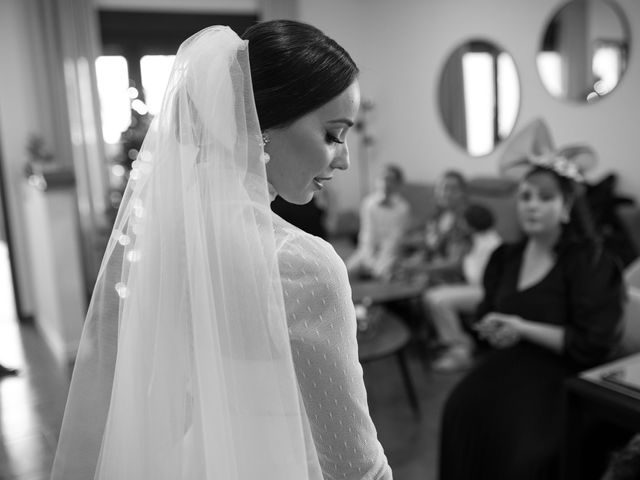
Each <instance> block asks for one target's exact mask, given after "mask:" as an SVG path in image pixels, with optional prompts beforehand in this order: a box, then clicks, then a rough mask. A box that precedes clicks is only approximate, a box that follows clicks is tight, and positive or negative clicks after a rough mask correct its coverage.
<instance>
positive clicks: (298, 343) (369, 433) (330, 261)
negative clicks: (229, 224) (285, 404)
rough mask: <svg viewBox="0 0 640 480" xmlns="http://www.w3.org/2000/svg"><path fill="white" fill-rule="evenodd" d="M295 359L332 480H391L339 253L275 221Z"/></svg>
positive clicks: (323, 461) (319, 448)
mask: <svg viewBox="0 0 640 480" xmlns="http://www.w3.org/2000/svg"><path fill="white" fill-rule="evenodd" d="M274 226H275V236H276V247H277V251H278V262H279V267H280V276H281V279H282V287H283V292H284V301H285V308H286V312H287V322H288V326H289V335H290V339H291V351H292V354H293V361H294V366H295V369H296V374H297V377H298V383H299V385H300V390H301V392H302V398H303V399H304V406H305V409H306V412H307V415H308V417H309V421H310V424H311V431H312V435H313V438H314V442H315V446H316V450H317V452H318V458H319V460H320V465H321V467H322V472H323V475H324V478H325V480H339V479H349V480H378V479H380V480H390V479H391V478H392V474H391V469H390V468H389V465H388V462H387V458H386V456H385V454H384V451H383V449H382V446H381V445H380V442H379V441H378V438H377V433H376V429H375V427H374V425H373V422H372V421H371V417H370V416H369V410H368V407H367V396H366V391H365V388H364V382H363V379H362V368H361V366H360V363H359V362H358V346H357V343H356V317H355V310H354V306H353V302H352V300H351V287H350V285H349V280H348V277H347V270H346V268H345V265H344V263H343V261H342V260H341V259H340V257H339V256H338V254H337V253H336V252H335V250H334V249H333V247H332V246H331V245H330V244H329V243H327V242H325V241H324V240H322V239H321V238H318V237H315V236H313V235H309V234H308V233H305V232H303V231H302V230H300V229H298V228H297V227H294V226H293V225H291V224H289V223H287V222H285V221H284V220H282V219H281V218H280V217H278V216H277V215H275V214H274Z"/></svg>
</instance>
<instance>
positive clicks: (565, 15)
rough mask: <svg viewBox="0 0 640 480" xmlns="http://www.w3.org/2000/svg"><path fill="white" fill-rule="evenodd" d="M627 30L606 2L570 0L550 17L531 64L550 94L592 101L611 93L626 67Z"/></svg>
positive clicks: (616, 10) (613, 6) (620, 14)
mask: <svg viewBox="0 0 640 480" xmlns="http://www.w3.org/2000/svg"><path fill="white" fill-rule="evenodd" d="M628 58H629V28H628V25H627V21H626V18H625V16H624V14H623V12H622V10H620V8H619V7H618V6H617V5H616V4H614V3H613V2H611V1H608V0H573V1H571V2H569V3H567V4H565V5H564V6H562V7H561V8H560V9H559V10H558V11H557V12H556V13H555V14H554V15H553V17H552V18H551V21H550V22H549V24H548V26H547V28H546V30H545V32H544V36H543V38H542V42H541V45H540V49H539V51H538V54H537V58H536V63H537V65H538V73H539V75H540V79H541V80H542V84H543V85H544V86H545V88H546V89H547V91H548V92H549V93H550V94H551V95H553V96H554V97H556V98H561V99H566V100H571V101H574V102H580V103H594V102H597V101H598V100H599V99H600V98H602V97H604V96H606V95H608V94H609V93H611V92H612V91H613V90H614V89H615V88H616V86H617V85H618V83H619V82H620V79H621V78H622V76H623V74H624V72H625V70H626V69H627V61H628Z"/></svg>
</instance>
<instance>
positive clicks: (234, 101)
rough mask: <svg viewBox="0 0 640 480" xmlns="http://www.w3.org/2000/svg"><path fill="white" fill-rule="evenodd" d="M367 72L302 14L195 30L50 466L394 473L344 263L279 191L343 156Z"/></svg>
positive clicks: (155, 129)
mask: <svg viewBox="0 0 640 480" xmlns="http://www.w3.org/2000/svg"><path fill="white" fill-rule="evenodd" d="M357 75H358V69H357V67H356V65H355V63H354V62H353V60H352V59H351V58H350V57H349V55H348V54H347V53H346V52H345V51H344V50H343V48H342V47H340V46H339V45H338V44H337V43H336V42H334V41H333V40H332V39H330V38H328V37H327V36H325V35H324V34H323V33H322V32H320V31H319V30H317V29H316V28H314V27H311V26H309V25H306V24H302V23H298V22H292V21H274V22H265V23H260V24H257V25H255V26H253V27H251V28H250V29H249V30H247V32H245V34H244V35H243V39H240V38H239V37H238V36H237V35H236V34H235V33H233V32H232V31H231V30H230V29H229V28H227V27H210V28H207V29H205V30H203V31H201V32H199V33H198V34H196V35H194V36H193V37H191V38H189V39H188V40H186V41H185V42H184V43H183V44H182V46H181V47H180V49H179V51H178V54H177V56H176V60H175V63H174V67H173V70H172V73H171V77H170V80H169V83H168V86H167V90H166V93H165V97H164V100H163V105H162V109H161V111H160V113H159V115H158V116H157V117H156V118H155V119H154V121H153V124H152V125H151V128H150V130H149V133H148V135H147V138H146V139H145V143H144V146H143V148H142V150H141V152H140V154H139V156H138V159H137V160H136V162H134V166H133V170H132V172H131V176H130V180H129V184H128V186H127V190H126V192H125V196H124V199H123V203H122V205H121V207H120V211H119V213H118V218H117V220H116V223H115V225H114V229H113V233H112V235H111V238H110V241H109V244H108V247H107V250H106V253H105V256H104V259H103V262H102V266H101V269H100V274H99V277H98V281H97V283H96V286H95V290H94V294H93V298H92V301H91V305H90V307H89V312H88V315H87V319H86V323H85V328H84V332H83V337H82V341H81V345H80V348H79V351H78V355H77V359H76V366H75V370H74V374H73V379H72V382H71V387H70V392H69V398H68V401H67V407H66V411H65V416H64V420H63V425H62V430H61V434H60V439H59V443H58V450H57V453H56V458H55V461H54V468H53V473H52V479H54V480H86V479H91V478H94V479H101V480H102V479H105V480H127V479H131V480H143V479H149V480H151V479H153V480H158V479H160V480H161V479H166V480H176V479H181V480H213V479H216V480H218V479H222V480H227V479H229V480H231V479H233V480H236V479H238V480H245V479H246V480H248V479H251V480H254V479H263V480H264V479H266V480H269V479H273V480H298V479H384V480H387V479H391V478H392V474H391V470H390V468H389V466H388V463H387V460H386V457H385V455H384V452H383V449H382V447H381V445H380V443H379V442H378V440H377V435H376V430H375V428H374V425H373V423H372V421H371V418H370V416H369V412H368V409H367V403H366V392H365V389H364V384H363V381H362V370H361V368H360V365H359V363H358V356H357V344H356V335H355V333H356V327H355V313H354V309H353V304H352V302H351V291H350V287H349V283H348V279H347V273H346V268H345V266H344V264H343V263H342V262H341V260H340V259H339V257H338V256H337V254H336V253H335V251H334V250H333V249H332V247H331V246H330V245H329V244H328V243H326V242H324V241H323V240H321V239H319V238H318V237H313V236H311V235H308V234H306V233H304V232H302V231H301V230H299V229H297V228H296V227H294V226H292V225H290V224H288V223H286V222H285V221H284V220H282V219H280V218H279V217H277V216H275V215H274V214H272V213H271V211H270V208H269V202H270V201H271V200H273V199H274V198H275V196H276V195H280V196H282V197H283V198H284V199H285V200H287V201H289V202H292V203H298V204H302V203H306V202H308V201H310V200H311V198H312V195H313V193H314V192H315V191H317V190H320V189H322V188H324V185H325V184H326V183H327V182H329V181H330V180H331V178H332V176H333V175H334V174H335V173H336V170H344V169H346V168H348V166H349V152H348V148H347V143H346V136H347V133H348V131H349V129H350V127H351V126H353V124H354V121H355V116H356V113H357V111H358V108H359V102H360V93H359V86H358V81H357Z"/></svg>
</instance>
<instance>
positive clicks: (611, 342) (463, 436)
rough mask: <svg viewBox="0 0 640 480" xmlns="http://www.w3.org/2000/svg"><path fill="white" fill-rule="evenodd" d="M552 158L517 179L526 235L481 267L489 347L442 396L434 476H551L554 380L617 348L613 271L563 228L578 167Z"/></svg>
mask: <svg viewBox="0 0 640 480" xmlns="http://www.w3.org/2000/svg"><path fill="white" fill-rule="evenodd" d="M562 160H563V161H565V162H566V160H564V159H562ZM559 165H560V166H562V164H558V163H554V162H550V163H541V164H534V166H533V167H532V168H531V170H530V171H529V172H528V173H527V175H526V176H525V177H524V179H523V180H522V181H521V182H520V185H519V189H518V198H517V204H518V216H519V220H520V223H521V226H522V229H523V231H524V233H525V238H524V240H523V241H522V242H521V243H519V244H513V245H506V244H505V245H502V246H500V247H498V249H497V250H496V251H495V252H494V253H493V255H492V257H491V260H490V261H489V264H488V265H487V268H486V271H485V277H484V288H485V296H484V299H483V301H482V302H481V304H480V306H479V309H478V314H477V318H478V320H479V321H478V322H477V323H476V326H475V328H476V329H477V331H478V334H479V336H480V337H481V338H484V339H485V340H486V341H487V342H488V343H489V344H491V345H492V346H493V347H494V351H491V352H490V353H488V354H487V355H486V356H485V357H484V358H483V359H482V360H481V361H480V363H479V364H478V365H477V367H476V368H475V369H474V370H473V371H472V372H470V373H469V375H468V376H467V377H466V378H464V379H463V380H462V381H461V383H460V384H458V385H457V387H456V388H455V389H454V391H453V393H452V394H451V396H450V397H449V399H448V400H447V403H446V406H445V411H444V415H443V419H442V429H441V445H440V447H441V450H440V479H441V480H469V479H474V480H484V479H486V480H489V479H490V480H528V479H532V480H533V479H545V480H548V479H555V478H558V476H559V450H560V441H561V436H562V430H561V429H562V425H563V421H562V382H563V380H564V379H565V377H567V376H569V375H572V374H574V373H576V372H578V371H580V370H582V369H584V368H586V367H590V366H594V365H597V364H599V363H603V362H605V361H606V360H608V359H610V358H611V356H612V355H614V354H615V350H616V348H617V346H618V342H619V338H620V333H621V324H620V317H621V313H622V298H623V295H622V291H623V289H622V277H621V272H620V269H619V267H618V265H617V263H616V262H615V261H614V260H613V258H612V257H611V256H610V255H609V254H608V253H607V252H605V251H603V250H602V249H601V248H599V246H598V243H597V242H596V241H593V240H590V239H589V238H587V237H589V236H587V235H582V236H581V237H582V238H579V237H576V236H575V235H571V234H570V232H569V229H567V228H564V224H565V223H567V222H568V220H569V212H570V211H571V206H572V204H573V203H574V199H575V191H576V189H575V182H574V180H575V178H576V176H577V172H576V171H575V170H574V169H567V168H558V166H559ZM564 167H566V165H564ZM583 231H589V229H588V228H584V229H583Z"/></svg>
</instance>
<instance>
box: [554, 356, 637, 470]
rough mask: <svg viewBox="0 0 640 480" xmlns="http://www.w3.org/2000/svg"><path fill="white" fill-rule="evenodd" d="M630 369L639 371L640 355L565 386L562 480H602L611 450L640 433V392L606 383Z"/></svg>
mask: <svg viewBox="0 0 640 480" xmlns="http://www.w3.org/2000/svg"><path fill="white" fill-rule="evenodd" d="M629 367H634V368H638V369H640V354H636V355H632V356H630V357H626V358H624V359H621V360H618V361H616V362H612V363H610V364H607V365H603V366H601V367H598V368H595V369H592V370H588V371H586V372H584V373H582V374H581V375H580V376H578V377H572V378H570V379H568V380H567V381H566V382H565V438H564V449H563V458H562V471H563V476H562V478H563V480H574V479H575V480H590V479H593V480H599V479H600V478H601V477H602V475H603V473H604V471H605V469H606V465H607V463H608V461H609V455H610V452H611V450H612V449H616V448H619V447H621V446H622V444H624V443H625V442H626V440H627V439H628V438H630V437H631V435H633V433H635V432H640V389H639V390H637V391H634V390H633V389H631V388H626V387H624V386H621V385H618V384H616V383H612V382H611V381H607V380H605V379H604V377H606V375H607V374H611V372H616V371H622V370H624V369H625V368H629Z"/></svg>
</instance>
